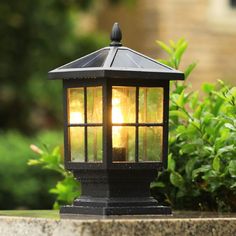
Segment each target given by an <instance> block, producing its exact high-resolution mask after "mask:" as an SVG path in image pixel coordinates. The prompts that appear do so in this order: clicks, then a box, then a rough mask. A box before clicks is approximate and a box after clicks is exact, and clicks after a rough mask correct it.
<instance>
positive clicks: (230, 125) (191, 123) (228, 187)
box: [152, 39, 236, 211]
mask: <svg viewBox="0 0 236 236" xmlns="http://www.w3.org/2000/svg"><path fill="white" fill-rule="evenodd" d="M159 45H160V46H161V47H162V49H164V50H165V51H166V52H167V53H168V54H169V56H170V59H169V60H164V61H163V60H162V62H164V63H165V64H167V65H170V66H172V67H175V68H176V69H178V66H179V63H180V60H181V56H182V54H183V52H184V51H185V49H186V48H187V43H186V41H185V40H183V39H181V40H179V41H178V42H177V43H174V42H173V41H171V42H170V46H168V45H166V44H164V43H162V42H159ZM194 67H195V63H193V64H191V65H190V66H189V67H188V68H187V70H185V74H186V77H188V75H189V74H190V72H191V71H192V69H193V68H194ZM171 87H172V88H171V95H170V120H169V121H170V135H169V156H168V169H167V170H166V171H164V172H163V173H161V174H160V175H159V177H158V179H157V181H156V182H155V183H153V185H152V187H153V189H152V192H153V194H154V195H155V196H157V197H158V196H161V198H160V199H161V200H165V201H166V202H168V203H169V204H171V205H172V206H173V207H174V208H177V209H188V210H193V209H201V210H219V211H235V210H236V184H235V180H236V87H230V86H226V85H225V84H224V83H223V82H222V81H219V82H218V84H216V85H213V84H203V85H202V91H203V94H201V95H199V92H198V91H196V92H187V85H186V82H185V83H183V82H174V83H172V86H171Z"/></svg>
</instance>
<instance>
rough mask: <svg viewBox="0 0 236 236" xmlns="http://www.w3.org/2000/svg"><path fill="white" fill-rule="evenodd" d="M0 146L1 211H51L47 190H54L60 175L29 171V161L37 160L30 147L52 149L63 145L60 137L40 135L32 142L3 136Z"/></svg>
mask: <svg viewBox="0 0 236 236" xmlns="http://www.w3.org/2000/svg"><path fill="white" fill-rule="evenodd" d="M39 137H40V138H39ZM0 143H1V145H0V181H1V184H0V209H16V208H21V209H24V208H26V209H27V208H30V209H48V208H51V207H52V204H53V202H54V198H53V196H50V195H49V194H48V189H49V188H51V187H52V186H54V184H55V182H56V181H57V180H58V179H59V175H58V174H55V173H52V172H51V171H48V170H40V169H39V168H36V167H29V166H28V165H27V162H28V159H29V157H32V158H33V157H35V156H36V155H35V154H34V153H33V152H32V151H31V150H30V149H29V146H30V144H31V143H37V144H41V145H42V144H43V143H47V145H49V147H50V146H51V145H52V146H55V145H56V144H58V143H62V134H61V133H59V132H43V133H40V134H39V135H38V137H36V138H32V139H31V138H28V137H25V136H22V135H21V134H20V133H18V132H13V131H11V132H7V133H3V132H2V133H0Z"/></svg>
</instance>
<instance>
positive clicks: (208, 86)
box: [202, 83, 215, 93]
mask: <svg viewBox="0 0 236 236" xmlns="http://www.w3.org/2000/svg"><path fill="white" fill-rule="evenodd" d="M214 88H215V86H214V85H213V84H209V83H205V84H203V85H202V90H203V91H204V92H205V93H211V92H212V91H213V90H214Z"/></svg>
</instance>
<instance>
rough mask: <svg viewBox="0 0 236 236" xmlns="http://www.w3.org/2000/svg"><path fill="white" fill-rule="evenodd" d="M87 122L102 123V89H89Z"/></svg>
mask: <svg viewBox="0 0 236 236" xmlns="http://www.w3.org/2000/svg"><path fill="white" fill-rule="evenodd" d="M87 116H88V117H87V121H88V123H102V87H87Z"/></svg>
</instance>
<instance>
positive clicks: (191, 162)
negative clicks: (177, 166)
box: [185, 158, 196, 177]
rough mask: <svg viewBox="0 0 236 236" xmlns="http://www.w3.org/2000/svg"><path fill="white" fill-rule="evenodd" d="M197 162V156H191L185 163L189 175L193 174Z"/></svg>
mask: <svg viewBox="0 0 236 236" xmlns="http://www.w3.org/2000/svg"><path fill="white" fill-rule="evenodd" d="M195 164H196V160H195V158H191V159H189V160H188V162H187V163H186V165H185V172H186V174H187V176H188V177H191V176H192V171H193V169H194V165H195Z"/></svg>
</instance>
